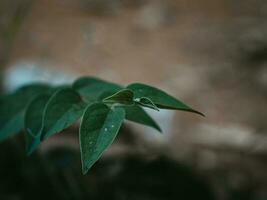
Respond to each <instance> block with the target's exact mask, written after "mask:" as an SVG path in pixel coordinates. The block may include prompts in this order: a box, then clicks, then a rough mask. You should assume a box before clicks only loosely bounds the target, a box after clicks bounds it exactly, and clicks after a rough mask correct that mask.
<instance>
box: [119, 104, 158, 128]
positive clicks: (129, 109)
mask: <svg viewBox="0 0 267 200" xmlns="http://www.w3.org/2000/svg"><path fill="white" fill-rule="evenodd" d="M123 108H124V110H125V113H126V116H125V118H126V119H127V120H129V121H133V122H136V123H139V124H143V125H146V126H150V127H152V128H155V129H156V130H158V131H159V132H162V131H161V128H160V127H159V125H158V124H157V123H156V122H155V121H154V120H153V119H152V118H151V117H150V116H149V115H148V114H147V113H146V111H145V110H144V109H143V108H141V107H140V106H137V105H134V106H124V107H123Z"/></svg>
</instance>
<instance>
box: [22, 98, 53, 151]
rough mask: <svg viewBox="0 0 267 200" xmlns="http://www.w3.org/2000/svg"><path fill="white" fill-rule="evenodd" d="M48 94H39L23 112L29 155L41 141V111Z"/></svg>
mask: <svg viewBox="0 0 267 200" xmlns="http://www.w3.org/2000/svg"><path fill="white" fill-rule="evenodd" d="M50 97H51V95H50V94H41V95H38V96H37V97H36V98H34V99H33V100H32V101H31V103H30V104H29V105H28V107H27V109H26V112H25V119H24V128H25V131H26V151H27V154H28V155H30V154H31V153H32V152H33V151H34V150H35V149H36V148H37V146H38V145H39V144H40V143H41V133H42V125H43V123H42V122H43V112H44V109H45V106H46V104H47V102H48V100H49V99H50Z"/></svg>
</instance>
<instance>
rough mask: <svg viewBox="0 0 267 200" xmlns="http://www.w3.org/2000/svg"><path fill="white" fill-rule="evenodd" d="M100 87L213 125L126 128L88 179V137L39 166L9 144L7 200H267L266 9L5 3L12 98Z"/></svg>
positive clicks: (251, 1)
mask: <svg viewBox="0 0 267 200" xmlns="http://www.w3.org/2000/svg"><path fill="white" fill-rule="evenodd" d="M84 75H91V76H97V77H100V78H102V79H105V80H109V81H114V82H117V83H120V84H124V85H127V84H129V83H132V82H143V83H147V84H151V85H154V86H156V87H159V88H161V89H164V90H166V91H168V92H169V93H170V94H173V95H174V96H176V97H177V98H178V99H180V100H183V101H184V102H186V103H187V104H189V105H191V106H192V107H193V108H196V109H197V110H200V111H201V112H203V113H205V114H206V117H205V118H203V117H199V116H196V115H194V114H190V113H185V112H172V111H162V112H160V113H157V112H156V113H154V112H152V113H151V114H152V115H153V117H154V118H155V119H156V120H157V121H158V122H159V124H160V125H161V126H162V128H163V131H164V134H163V135H159V134H158V133H157V132H155V131H153V130H152V129H150V128H143V127H141V126H139V125H136V124H132V123H126V124H125V126H124V127H123V128H122V130H121V132H120V135H119V138H118V139H117V141H116V142H115V143H114V144H113V145H112V147H111V148H110V149H109V150H108V151H106V152H105V154H104V156H103V158H102V159H101V160H100V161H99V162H98V163H97V164H96V165H95V166H94V167H93V169H92V170H91V171H89V173H88V175H86V176H83V175H82V174H81V164H80V153H79V145H78V136H77V134H78V126H77V127H75V126H74V127H72V128H70V129H68V130H66V133H65V134H58V135H56V136H54V137H52V138H51V139H49V140H48V141H46V142H44V143H43V144H42V145H41V146H40V148H39V149H38V151H37V152H36V153H35V154H34V155H32V156H30V157H27V156H26V153H25V147H24V146H25V145H24V138H23V135H20V136H16V137H13V138H11V139H9V140H7V141H5V142H2V143H1V144H0V199H1V200H2V199H3V200H13V199H14V200H20V199H22V200H24V199H27V200H28V199H50V200H53V199H63V200H65V199H66V200H72V199H92V200H98V199H99V200H108V199H111V200H112V199H114V200H169V199H171V200H172V199H186V200H191V199H192V200H193V199H194V200H195V199H201V200H202V199H203V200H204V199H205V200H209V199H211V200H213V199H215V200H239V199H240V200H266V199H267V170H266V169H267V135H266V134H267V132H266V130H267V123H266V120H267V101H266V100H267V1H266V0H235V1H231V0H12V1H10V0H0V76H1V79H0V81H1V84H0V85H1V89H0V91H1V93H6V92H10V91H13V90H14V89H16V88H17V87H19V86H21V85H23V84H26V83H30V82H33V81H42V82H49V83H53V84H61V83H70V82H72V81H73V80H75V79H76V78H77V77H79V76H84Z"/></svg>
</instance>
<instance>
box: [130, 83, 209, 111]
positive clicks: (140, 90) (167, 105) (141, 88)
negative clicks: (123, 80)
mask: <svg viewBox="0 0 267 200" xmlns="http://www.w3.org/2000/svg"><path fill="white" fill-rule="evenodd" d="M127 88H129V89H131V90H132V91H133V92H134V97H135V98H142V97H148V98H149V99H150V100H151V101H153V102H154V104H156V106H157V107H158V108H162V109H174V110H183V111H187V112H193V113H197V114H200V115H202V116H204V115H203V114H202V113H201V112H199V111H197V110H194V109H192V108H190V107H189V106H187V105H186V104H184V103H183V102H181V101H179V100H177V99H176V98H174V97H172V96H171V95H169V94H167V93H166V92H164V91H162V90H160V89H158V88H155V87H152V86H149V85H145V84H141V83H133V84H130V85H128V86H127Z"/></svg>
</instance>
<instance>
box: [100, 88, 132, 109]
mask: <svg viewBox="0 0 267 200" xmlns="http://www.w3.org/2000/svg"><path fill="white" fill-rule="evenodd" d="M133 98H134V94H133V92H132V91H131V90H129V89H122V90H120V91H119V92H116V93H115V94H113V95H111V96H109V97H106V98H105V99H103V102H104V103H120V104H124V105H133V104H134V101H133Z"/></svg>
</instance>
